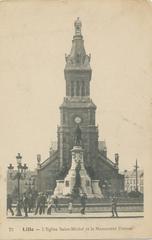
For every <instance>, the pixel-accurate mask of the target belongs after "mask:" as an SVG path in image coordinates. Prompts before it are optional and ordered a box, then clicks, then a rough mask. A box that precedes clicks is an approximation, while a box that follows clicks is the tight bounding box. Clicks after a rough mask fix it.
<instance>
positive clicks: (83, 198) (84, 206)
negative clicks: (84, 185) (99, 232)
mask: <svg viewBox="0 0 152 240" xmlns="http://www.w3.org/2000/svg"><path fill="white" fill-rule="evenodd" d="M80 202H81V210H80V212H81V214H85V208H86V194H85V193H84V194H82V196H81V199H80Z"/></svg>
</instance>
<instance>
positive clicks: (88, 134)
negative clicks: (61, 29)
mask: <svg viewBox="0 0 152 240" xmlns="http://www.w3.org/2000/svg"><path fill="white" fill-rule="evenodd" d="M81 28H82V23H81V21H80V19H79V18H77V20H76V21H75V22H74V30H75V34H74V36H73V40H72V48H71V51H70V54H69V55H65V61H66V64H65V69H64V76H65V81H66V96H65V97H64V100H63V103H62V105H61V106H60V126H59V127H58V151H59V162H60V169H62V168H67V169H68V168H69V167H70V165H71V162H70V161H71V149H72V148H73V146H74V131H75V128H76V126H77V124H79V126H80V129H81V132H82V147H83V149H84V165H85V167H86V169H92V170H94V171H95V165H96V159H97V154H98V128H97V126H96V123H95V111H96V105H95V104H94V103H93V101H92V99H91V98H90V81H91V75H92V70H91V67H90V59H91V55H90V54H89V55H87V54H86V51H85V48H84V40H83V36H82V34H81ZM92 172H93V171H92Z"/></svg>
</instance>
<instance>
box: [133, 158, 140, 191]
mask: <svg viewBox="0 0 152 240" xmlns="http://www.w3.org/2000/svg"><path fill="white" fill-rule="evenodd" d="M134 168H135V173H136V192H138V168H139V166H138V163H137V159H136V165H135V166H134Z"/></svg>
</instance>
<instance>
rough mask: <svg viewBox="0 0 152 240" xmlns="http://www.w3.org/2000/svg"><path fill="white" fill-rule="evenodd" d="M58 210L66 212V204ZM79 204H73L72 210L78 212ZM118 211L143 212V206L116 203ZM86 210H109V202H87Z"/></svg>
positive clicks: (140, 204) (139, 204)
mask: <svg viewBox="0 0 152 240" xmlns="http://www.w3.org/2000/svg"><path fill="white" fill-rule="evenodd" d="M59 208H60V209H59V210H57V211H58V212H68V205H67V204H60V205H59ZM80 209H81V205H80V204H74V205H73V212H80ZM53 211H54V207H52V212H53ZM117 211H118V212H143V211H144V207H143V204H142V203H133V204H124V203H123V204H118V205H117ZM86 212H111V204H87V205H86Z"/></svg>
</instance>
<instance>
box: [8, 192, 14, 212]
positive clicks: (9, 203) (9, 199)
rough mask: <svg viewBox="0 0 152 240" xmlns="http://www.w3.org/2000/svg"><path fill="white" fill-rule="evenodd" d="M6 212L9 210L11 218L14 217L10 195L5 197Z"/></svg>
mask: <svg viewBox="0 0 152 240" xmlns="http://www.w3.org/2000/svg"><path fill="white" fill-rule="evenodd" d="M8 210H10V212H11V214H12V216H14V211H13V209H12V198H11V196H10V194H8V195H7V212H8Z"/></svg>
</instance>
